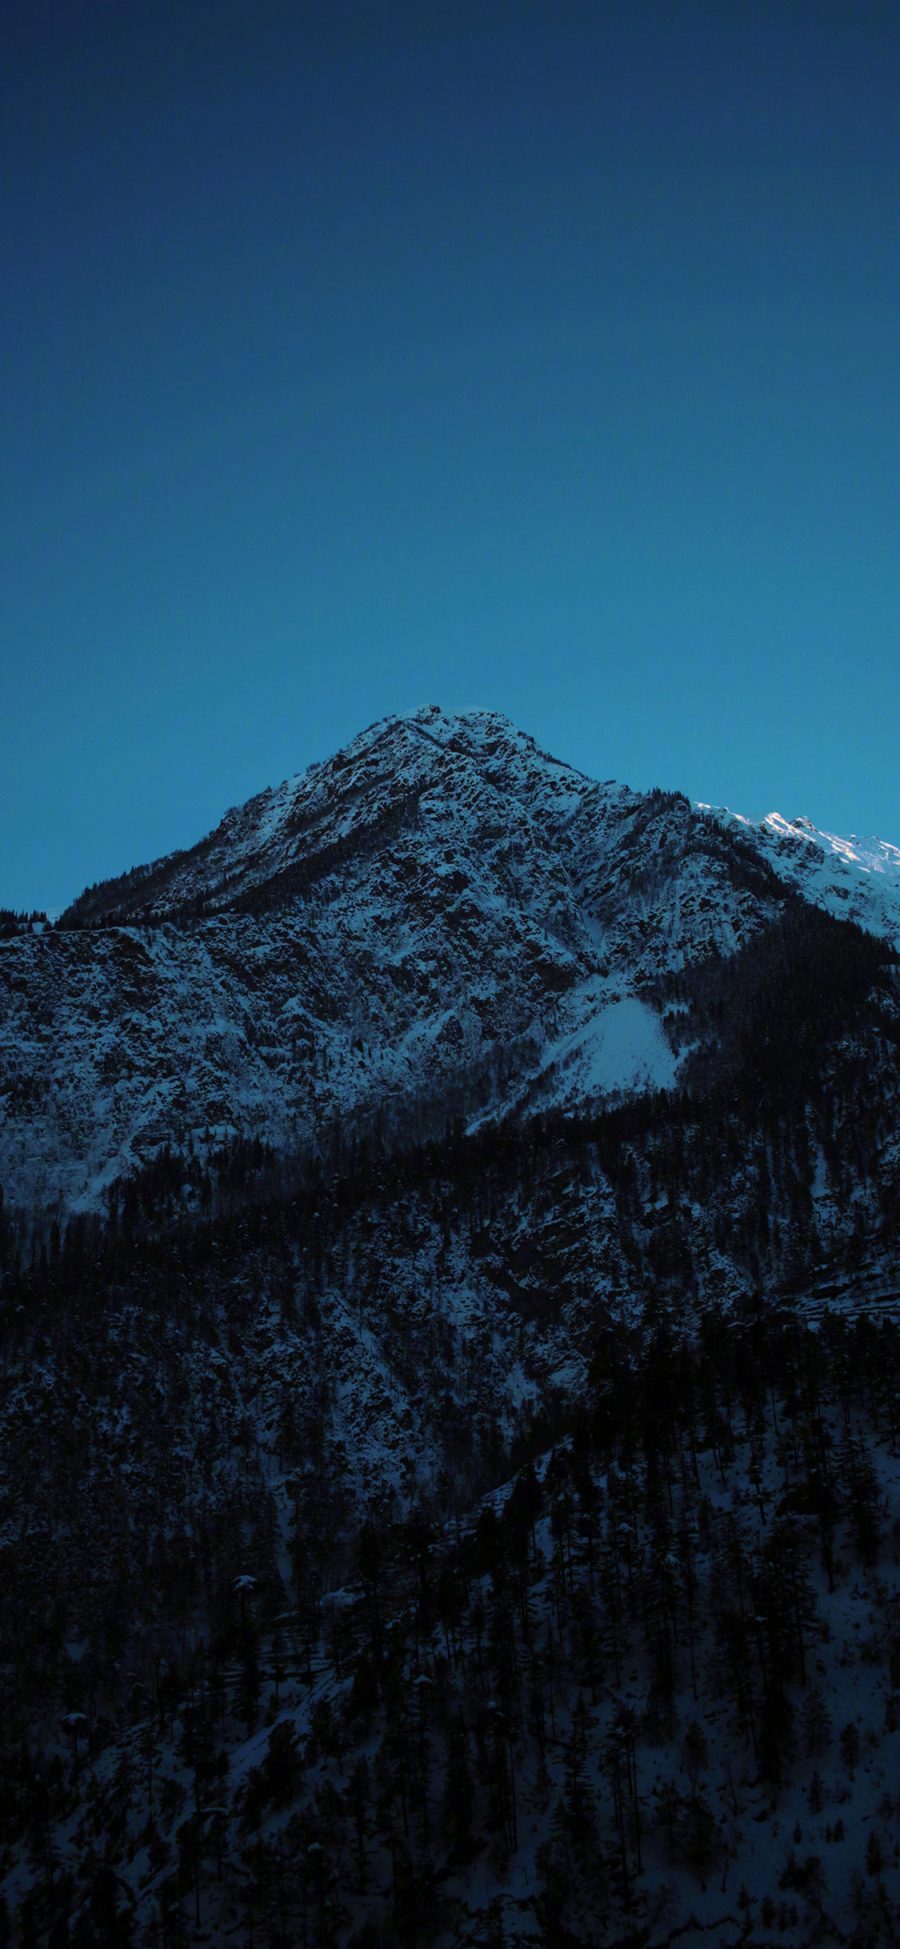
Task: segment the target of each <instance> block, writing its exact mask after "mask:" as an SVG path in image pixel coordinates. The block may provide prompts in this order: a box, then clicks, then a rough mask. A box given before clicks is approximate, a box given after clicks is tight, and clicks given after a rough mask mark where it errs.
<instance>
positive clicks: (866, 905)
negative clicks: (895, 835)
mask: <svg viewBox="0 0 900 1949" xmlns="http://www.w3.org/2000/svg"><path fill="white" fill-rule="evenodd" d="M701 810H705V811H709V810H714V811H715V816H716V818H718V819H721V821H722V823H723V825H724V826H725V827H726V828H728V829H730V830H732V831H738V832H740V833H741V834H742V836H744V837H746V838H749V839H751V840H752V842H753V843H754V844H755V845H756V846H758V847H759V850H760V853H761V855H762V857H763V858H764V859H765V860H766V862H767V864H768V865H769V866H771V867H772V868H773V869H774V871H775V872H776V873H777V874H778V876H779V878H780V879H782V880H785V881H787V882H788V884H789V885H791V886H794V887H796V889H797V891H798V893H801V894H802V895H803V898H804V900H811V901H813V902H814V903H815V905H816V906H817V907H822V908H824V910H825V912H826V913H830V914H835V915H836V916H837V918H838V919H839V920H853V921H856V923H857V925H858V926H860V927H865V928H866V929H867V930H868V931H869V932H870V933H872V934H880V935H881V936H882V937H883V938H884V939H885V940H888V941H892V942H893V944H894V946H895V947H900V846H892V845H891V844H890V843H889V841H888V840H886V839H875V838H859V837H858V836H857V835H856V834H853V835H852V836H851V837H850V838H849V839H842V838H841V837H840V836H839V834H837V833H834V832H824V831H822V830H821V829H820V828H819V827H818V826H814V825H813V823H812V820H811V819H806V818H799V819H783V818H782V816H781V813H780V812H769V813H767V814H766V817H765V818H764V819H760V820H759V821H758V822H755V821H754V820H752V819H747V818H745V817H744V816H743V814H742V813H740V812H730V811H729V810H728V809H727V808H725V807H723V808H718V807H716V808H711V807H701Z"/></svg>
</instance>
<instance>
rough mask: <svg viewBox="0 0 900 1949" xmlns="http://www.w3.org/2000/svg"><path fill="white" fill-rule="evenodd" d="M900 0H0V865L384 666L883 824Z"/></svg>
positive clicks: (36, 854) (246, 780)
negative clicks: (125, 0)
mask: <svg viewBox="0 0 900 1949" xmlns="http://www.w3.org/2000/svg"><path fill="white" fill-rule="evenodd" d="M898 100H900V9H898V8H897V7H896V5H895V4H894V0H890V4H883V5H882V4H880V0H847V4H837V0H809V4H806V0H790V4H785V0H772V4H768V0H746V3H745V0H727V4H725V3H724V0H610V4H604V0H590V3H589V4H588V3H587V0H586V3H585V4H583V5H582V4H575V3H574V0H572V3H571V4H570V3H569V0H553V4H546V5H545V4H540V0H516V3H515V4H513V0H509V3H508V4H499V0H498V3H497V4H494V0H478V3H477V4H467V0H456V4H442V0H432V4H424V3H423V4H417V5H406V4H404V3H403V0H384V4H377V0H369V4H367V5H356V6H351V5H344V4H342V0H327V3H326V4H324V5H322V6H319V5H317V4H312V3H311V4H305V0H290V4H288V0H283V3H281V4H271V3H270V0H214V4H213V0H210V4H206V0H192V3H191V4H188V5H185V4H184V3H183V0H179V4H178V5H175V4H173V3H172V0H152V4H151V3H150V0H129V5H128V6H118V5H116V6H113V5H112V4H108V3H107V0H53V4H49V0H6V4H5V6H4V9H3V13H2V25H0V224H2V230H0V239H2V243H0V249H2V263H3V266H4V274H3V281H2V289H3V296H2V300H0V411H2V423H0V557H2V559H0V904H11V905H16V906H22V905H28V906H30V905H32V904H44V903H46V904H47V905H49V906H51V907H58V906H61V905H63V904H64V903H65V902H66V901H67V900H68V899H70V898H72V897H73V896H74V894H75V893H76V892H77V891H78V890H79V889H80V888H81V887H82V886H83V885H84V884H85V883H86V882H89V881H93V880H96V879H100V878H102V877H104V876H106V875H107V874H110V873H114V872H117V871H120V870H122V869H124V868H125V867H127V866H129V865H131V864H134V863H135V862H137V861H139V860H144V859H148V858H151V857H154V856H156V855H158V854H160V853H163V852H166V851H168V850H170V849H171V848H173V847H175V846H179V845H187V844H190V843H191V842H192V841H193V839H195V838H196V837H199V835H200V834H201V833H202V832H204V831H206V830H207V829H208V828H209V827H210V826H211V825H212V824H214V823H215V822H216V820H217V819H218V817H219V816H220V815H221V813H222V812H223V811H224V809H225V807H226V806H227V805H229V804H233V803H235V802H237V801H239V800H241V799H243V798H245V797H247V796H249V794H250V793H252V792H253V791H256V790H259V789H260V788H261V787H262V786H264V785H266V784H270V783H275V782H277V781H278V780H279V779H281V778H282V777H284V776H286V775H287V774H288V773H291V772H294V771H297V770H300V769H301V768H302V767H303V765H304V764H306V763H307V762H308V761H310V760H312V759H314V758H318V757H322V756H324V755H326V754H327V753H328V752H329V751H331V750H333V749H335V748H337V747H338V746H339V745H340V744H341V743H343V742H345V741H346V740H347V739H348V738H349V737H351V736H352V735H353V734H354V733H355V732H356V731H357V730H359V729H361V728H362V727H363V726H364V725H366V724H368V723H370V722H371V721H372V720H373V719H374V718H376V717H379V716H382V715H384V714H386V713H388V712H390V711H393V710H405V709H409V708H411V707H413V706H415V705H416V704H419V703H426V702H432V701H435V702H440V703H442V704H444V705H445V706H447V707H448V708H451V709H452V708H455V707H467V706H469V705H473V704H481V705H485V706H488V707H491V708H493V709H498V710H504V711H506V712H507V714H508V715H509V716H510V717H512V718H513V719H515V720H516V721H517V722H518V723H520V724H521V725H522V726H523V727H524V728H525V729H527V730H530V731H532V732H534V734H535V735H536V736H537V737H538V738H539V739H540V741H541V742H542V743H543V744H545V745H548V746H549V747H550V748H551V749H553V750H555V751H556V752H557V753H558V754H559V755H560V756H562V757H565V758H568V759H569V760H570V761H572V762H573V763H576V764H579V765H581V766H582V767H583V769H585V770H586V771H588V772H591V773H592V774H594V775H596V776H597V777H601V778H605V777H617V778H620V779H624V780H626V781H627V782H629V783H631V784H633V785H637V786H650V785H653V784H661V785H665V786H671V787H678V788H680V789H681V790H684V791H686V792H688V793H690V794H691V795H692V796H695V797H701V798H704V799H709V800H713V801H724V802H727V803H730V804H731V805H733V806H735V807H736V808H738V809H740V810H743V811H745V812H748V813H750V814H753V815H757V816H758V815H760V814H762V813H763V812H765V811H767V810H769V809H770V808H772V807H778V809H780V810H781V811H783V812H784V813H785V814H786V815H787V816H794V815H796V814H797V813H799V812H807V813H808V814H809V815H810V816H811V817H812V818H814V819H816V820H817V821H818V822H819V823H821V824H824V825H826V826H830V827H831V828H833V829H836V830H844V831H849V830H856V831H858V832H867V831H879V832H881V834H882V836H884V837H886V838H890V839H894V840H895V841H897V840H900V804H898V794H897V768H896V748H897V743H898V738H897V724H898V722H900V655H898V641H900V633H898V623H900V572H898V561H900V546H898V537H900V413H898V403H900V332H898V329H897V320H898V318H900V224H898V221H897V212H898V209H900V133H898V121H897V113H896V106H897V102H898Z"/></svg>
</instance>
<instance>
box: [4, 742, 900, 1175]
mask: <svg viewBox="0 0 900 1949" xmlns="http://www.w3.org/2000/svg"><path fill="white" fill-rule="evenodd" d="M785 830H786V832H787V834H788V836H787V837H785V834H784V833H783V832H782V831H781V829H780V827H778V826H777V825H776V823H774V822H773V821H769V822H766V823H765V825H764V827H763V828H755V827H752V826H750V825H748V824H746V823H745V822H742V821H739V820H737V819H729V818H728V817H727V816H726V815H722V814H718V813H717V814H712V813H710V812H709V810H708V809H706V808H702V807H692V806H691V805H690V804H689V803H688V801H687V800H686V799H684V798H683V797H681V796H680V795H678V794H672V793H661V792H650V793H639V792H634V791H631V790H629V789H628V788H627V787H624V786H620V785H616V784H612V783H603V784H599V783H595V782H594V781H592V780H590V779H589V778H586V777H585V776H584V775H583V774H581V773H580V772H577V771H574V770H573V769H572V768H571V767H569V766H567V765H565V764H563V763H560V762H559V761H558V760H556V759H554V758H552V757H550V756H548V754H547V753H546V752H544V751H542V750H541V749H540V748H539V747H538V746H537V745H536V743H535V742H534V740H533V739H532V738H530V737H527V736H525V735H524V734H523V733H522V732H520V731H518V730H516V729H515V728H514V726H513V725H511V724H510V723H509V722H508V721H507V720H506V719H505V718H503V717H501V716H498V715H496V714H494V713H490V712H480V711H474V712H467V713H463V714H460V715H451V714H448V713H446V712H444V711H442V710H440V709H439V708H438V707H436V706H430V707H427V708H425V709H422V710H419V711H416V712H413V713H412V714H411V715H409V716H406V717H397V718H389V719H387V720H385V721H384V722H381V723H379V724H376V725H374V726H372V727H371V728H370V729H369V730H367V731H365V732H363V733H362V734H361V736H359V737H358V738H356V739H354V741H353V742H352V743H351V744H350V745H348V746H347V748H346V749H345V750H344V751H341V752H339V753H338V754H337V755H336V756H334V757H333V758H331V759H329V760H328V761H327V762H325V763H323V764H318V765H314V766H312V767H311V768H310V769H309V770H308V771H306V772H304V773H302V774H301V775H300V776H298V777H296V778H292V779H289V780H288V781H287V782H286V783H285V784H283V785H281V786H279V787H278V788H276V789H273V790H270V791H266V792H263V793H261V794H260V795H259V796H258V797H256V798H254V799H251V800H250V801H249V803H248V804H247V805H245V806H243V807H240V808H238V809H236V810H233V811H231V812H229V813H227V814H226V816H225V818H224V819H223V820H222V822H221V824H220V825H219V826H218V827H217V828H216V830H215V831H214V832H213V833H211V834H210V835H209V836H208V837H207V838H206V839H204V840H202V841H200V843H199V844H198V845H196V846H194V847H192V848H191V849H190V850H188V851H186V852H179V853H175V854H172V855H170V856H169V857H167V858H165V859H163V860H159V861H157V862H155V863H154V864H153V865H150V866H147V867H141V868H137V869H134V870H133V871H132V872H130V873H128V874H126V875H124V876H123V877H122V878H120V879H117V880H113V881H110V882H106V883H105V884H102V885H100V886H95V887H91V888H89V889H88V890H87V891H86V892H85V893H84V894H82V895H81V897H80V898H79V899H78V900H76V901H75V902H74V904H73V905H72V906H71V907H70V908H69V910H68V912H67V913H66V914H64V915H63V916H62V918H61V921H60V923H59V925H58V926H57V927H56V928H54V929H52V930H48V931H45V932H43V933H37V934H36V933H34V932H28V933H23V934H20V935H17V936H14V937H13V938H11V939H8V940H5V941H4V942H2V943H0V1092H2V1096H0V1103H2V1113H0V1114H2V1123H0V1183H2V1184H3V1186H4V1188H5V1192H6V1198H7V1203H8V1205H12V1206H15V1207H17V1208H19V1209H20V1210H38V1211H42V1212H44V1213H45V1214H47V1213H53V1212H54V1211H62V1210H65V1209H68V1208H78V1207H84V1206H88V1207H89V1206H91V1205H92V1204H96V1202H97V1200H98V1199H99V1198H100V1197H101V1195H102V1193H103V1189H104V1187H105V1186H107V1185H108V1184H109V1183H110V1182H111V1181H112V1180H114V1179H116V1178H119V1177H122V1176H127V1175H128V1174H129V1173H130V1172H131V1171H133V1170H134V1169H135V1168H137V1167H140V1166H141V1165H142V1164H144V1163H146V1161H147V1159H148V1158H150V1157H153V1156H154V1155H155V1154H156V1153H157V1151H158V1150H159V1147H160V1146H161V1145H163V1144H168V1145H169V1146H171V1147H172V1148H173V1149H174V1150H175V1151H176V1152H180V1153H182V1154H184V1155H185V1156H188V1155H190V1154H203V1153H205V1152H206V1151H207V1150H208V1149H209V1147H210V1145H211V1144H214V1143H216V1142H217V1141H221V1140H222V1139H223V1138H226V1137H228V1136H233V1135H234V1134H235V1133H239V1134H241V1135H243V1136H260V1137H262V1138H264V1139H266V1141H268V1142H270V1143H272V1144H274V1145H275V1146H276V1147H278V1148H280V1149H286V1150H301V1151H303V1150H309V1149H310V1148H315V1147H316V1146H317V1145H319V1144H320V1143H321V1141H322V1138H323V1135H327V1133H328V1132H329V1131H331V1130H333V1129H334V1127H335V1126H336V1124H337V1123H338V1122H340V1123H341V1124H342V1125H343V1126H344V1127H346V1128H348V1129H351V1128H360V1129H365V1128H371V1127H372V1125H373V1124H377V1125H378V1126H379V1127H380V1128H381V1129H382V1130H383V1132H384V1133H385V1135H386V1136H391V1135H393V1134H394V1133H396V1132H397V1131H398V1130H399V1129H400V1128H401V1127H402V1129H403V1130H404V1132H405V1134H406V1135H407V1136H408V1135H409V1134H410V1133H412V1134H419V1135H423V1134H429V1133H433V1132H435V1131H436V1130H437V1131H439V1130H441V1129H443V1128H445V1127H446V1125H447V1123H448V1121H450V1120H451V1119H453V1118H460V1117H461V1118H463V1119H464V1120H465V1121H466V1122H468V1123H470V1124H477V1123H478V1122H479V1121H483V1120H484V1119H486V1118H487V1119H496V1118H498V1117H503V1116H505V1115H509V1114H512V1113H515V1114H518V1115H521V1114H526V1113H528V1112H529V1111H534V1110H546V1109H548V1108H552V1107H554V1106H565V1107H566V1108H567V1109H569V1110H577V1109H579V1108H584V1107H586V1106H588V1105H590V1104H591V1103H595V1102H597V1101H598V1100H601V1099H609V1098H610V1097H616V1096H621V1095H623V1094H624V1095H628V1094H633V1093H634V1092H635V1091H638V1092H640V1091H642V1090H647V1089H658V1088H671V1087H673V1086H674V1085H675V1084H676V1083H677V1081H678V1080H679V1077H680V1075H681V1074H682V1064H683V1061H684V1055H685V1050H686V1048H687V1047H688V1045H689V1043H690V1036H689V1035H688V1033H687V1029H686V1025H685V1023H684V1021H683V1020H681V1019H680V1015H681V1014H683V1011H684V1003H683V1001H682V1002H679V1001H678V1000H677V999H676V998H674V993H670V992H669V988H671V985H672V984H673V983H677V981H678V978H679V977H681V976H683V975H684V973H685V971H686V970H691V969H694V970H696V969H698V968H699V967H701V966H703V965H704V964H706V963H709V962H710V961H715V960H716V959H718V958H719V957H721V956H731V955H733V954H734V953H735V952H736V951H738V950H740V949H743V948H744V947H746V945H747V943H748V942H749V941H751V940H752V939H753V938H754V937H755V936H756V935H757V934H758V933H759V932H760V931H761V930H763V929H765V928H766V927H768V926H770V925H771V924H772V923H773V921H774V920H775V918H776V916H777V914H778V913H779V912H780V911H781V909H782V907H783V903H784V900H785V898H786V897H787V893H786V889H787V888H796V889H797V890H798V891H799V892H800V893H802V894H803V896H804V897H805V898H807V899H816V900H821V901H823V903H824V904H826V905H831V906H832V907H833V908H836V909H837V910H839V911H841V910H843V909H846V911H847V912H849V913H852V915H853V916H854V917H855V918H858V919H862V920H863V922H864V924H866V925H869V926H872V927H874V928H876V929H877V930H878V931H881V932H890V931H891V926H892V924H893V922H892V916H893V914H894V912H895V909H896V912H897V914H898V916H900V908H897V907H896V902H895V906H894V907H891V904H890V902H891V900H892V899H894V895H895V891H896V889H897V888H898V887H900V876H898V875H897V873H896V865H897V859H898V857H900V856H898V855H897V853H896V851H895V849H891V848H884V849H883V851H882V852H881V853H880V854H878V855H877V856H876V855H875V854H874V853H872V854H871V855H867V857H868V858H870V859H871V861H872V862H874V861H875V860H876V857H877V861H878V862H879V863H880V864H881V867H882V871H881V873H880V876H879V875H877V874H876V873H875V871H874V870H868V869H867V868H866V867H865V864H864V861H863V860H862V858H860V862H859V865H858V866H854V867H853V869H852V871H853V872H855V874H856V880H855V881H852V883H851V885H850V888H849V890H848V892H847V897H846V899H845V900H844V901H843V903H842V901H841V898H840V895H841V885H842V883H841V882H840V880H839V877H838V876H839V875H840V874H841V873H847V872H849V871H850V870H851V869H850V868H849V867H848V866H847V864H846V856H845V855H841V854H839V853H838V852H836V851H833V852H832V853H831V854H830V855H829V859H830V860H833V861H834V865H833V872H832V877H831V878H827V874H826V868H825V867H824V866H823V865H822V864H821V857H822V855H821V848H820V846H819V845H818V843H817V842H816V843H814V842H813V839H812V837H811V835H810V834H809V833H807V831H806V829H805V828H804V829H803V832H802V834H798V836H797V837H796V839H794V840H792V839H791V838H790V833H791V831H793V829H785ZM834 844H835V846H836V845H837V842H834ZM829 871H831V869H829ZM867 871H868V877H866V873H867ZM823 876H825V877H823ZM826 879H827V886H826V884H825V881H826ZM823 887H825V892H824V893H823ZM885 888H887V890H888V895H889V896H890V897H889V898H881V896H882V895H883V894H884V890H885ZM828 889H832V890H833V892H834V898H833V899H832V898H831V894H830V893H829V892H828ZM876 896H878V897H877V898H876ZM898 898H900V896H898ZM667 984H669V988H667Z"/></svg>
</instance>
